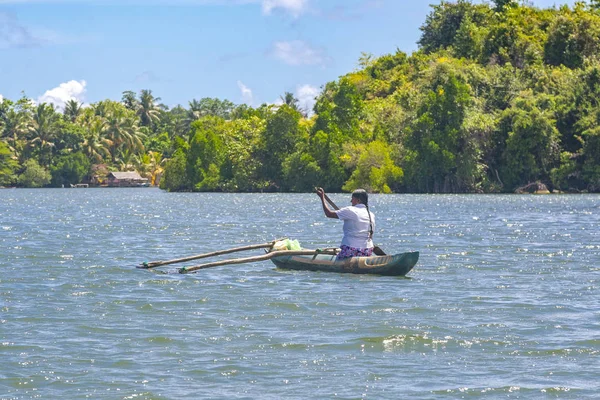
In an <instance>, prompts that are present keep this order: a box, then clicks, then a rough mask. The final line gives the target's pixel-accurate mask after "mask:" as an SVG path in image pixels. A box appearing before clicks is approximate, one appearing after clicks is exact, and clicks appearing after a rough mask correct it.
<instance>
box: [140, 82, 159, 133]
mask: <svg viewBox="0 0 600 400" xmlns="http://www.w3.org/2000/svg"><path fill="white" fill-rule="evenodd" d="M158 101H160V97H154V96H153V95H152V90H146V89H144V90H142V91H141V92H140V100H139V104H138V109H137V114H138V116H139V117H140V121H141V124H142V126H147V127H152V126H154V124H156V122H158V120H159V117H160V108H159V107H158V106H157V104H156V103H157V102H158Z"/></svg>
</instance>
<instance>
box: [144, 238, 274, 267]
mask: <svg viewBox="0 0 600 400" xmlns="http://www.w3.org/2000/svg"><path fill="white" fill-rule="evenodd" d="M285 239H286V238H283V239H277V240H273V241H272V242H267V243H261V244H252V245H248V246H242V247H234V248H232V249H226V250H219V251H213V252H210V253H204V254H198V255H195V256H190V257H184V258H176V259H174V260H167V261H152V262H144V263H142V264H140V265H139V266H137V267H136V268H144V269H149V268H156V267H160V266H161V265H169V264H175V263H180V262H186V261H190V260H197V259H199V258H206V257H214V256H220V255H222V254H229V253H234V252H236V251H244V250H253V249H263V248H271V247H273V245H274V244H275V243H276V242H279V241H281V240H285Z"/></svg>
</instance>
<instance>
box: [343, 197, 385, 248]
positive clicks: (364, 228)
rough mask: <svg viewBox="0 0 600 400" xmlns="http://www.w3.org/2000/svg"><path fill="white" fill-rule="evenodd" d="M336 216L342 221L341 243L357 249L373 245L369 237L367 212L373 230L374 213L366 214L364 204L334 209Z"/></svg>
mask: <svg viewBox="0 0 600 400" xmlns="http://www.w3.org/2000/svg"><path fill="white" fill-rule="evenodd" d="M335 213H336V214H337V216H338V218H339V219H341V220H342V221H344V238H343V239H342V244H345V245H346V246H350V247H356V248H359V249H366V248H369V247H373V241H372V240H371V239H369V226H370V224H369V214H371V222H372V223H373V230H375V215H373V213H372V212H370V213H369V214H367V207H365V205H364V204H357V205H355V206H348V207H344V208H341V209H339V210H337V211H335Z"/></svg>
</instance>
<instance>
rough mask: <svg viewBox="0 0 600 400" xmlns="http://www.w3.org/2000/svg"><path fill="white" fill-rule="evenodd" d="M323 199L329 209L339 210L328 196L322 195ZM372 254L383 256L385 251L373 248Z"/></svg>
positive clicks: (377, 247)
mask: <svg viewBox="0 0 600 400" xmlns="http://www.w3.org/2000/svg"><path fill="white" fill-rule="evenodd" d="M317 189H318V188H315V191H317ZM323 197H324V198H325V200H326V201H327V202H328V203H329V205H330V206H331V207H333V209H334V210H339V209H340V208H339V207H338V206H337V205H336V204H335V203H334V202H333V200H331V199H330V198H329V196H327V194H326V193H323ZM373 253H375V255H377V256H385V255H386V254H385V251H383V250H382V249H381V247H379V246H373Z"/></svg>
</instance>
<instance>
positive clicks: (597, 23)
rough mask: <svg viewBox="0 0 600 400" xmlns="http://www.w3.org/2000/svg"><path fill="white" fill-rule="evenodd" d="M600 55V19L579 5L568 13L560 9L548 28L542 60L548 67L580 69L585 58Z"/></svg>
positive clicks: (566, 9) (567, 9) (565, 9)
mask: <svg viewBox="0 0 600 400" xmlns="http://www.w3.org/2000/svg"><path fill="white" fill-rule="evenodd" d="M599 51H600V15H598V14H597V13H590V12H587V11H586V10H585V9H584V8H583V4H582V3H578V4H576V6H575V9H574V10H573V11H571V10H570V9H569V8H568V7H562V8H561V9H560V11H559V14H558V15H557V16H555V17H554V19H553V21H552V23H551V25H550V27H549V28H548V40H547V41H546V43H545V46H544V60H545V62H546V63H548V64H550V65H565V66H567V67H569V68H581V67H583V64H584V61H585V59H586V58H587V57H592V56H595V55H597V54H598V52H599Z"/></svg>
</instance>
